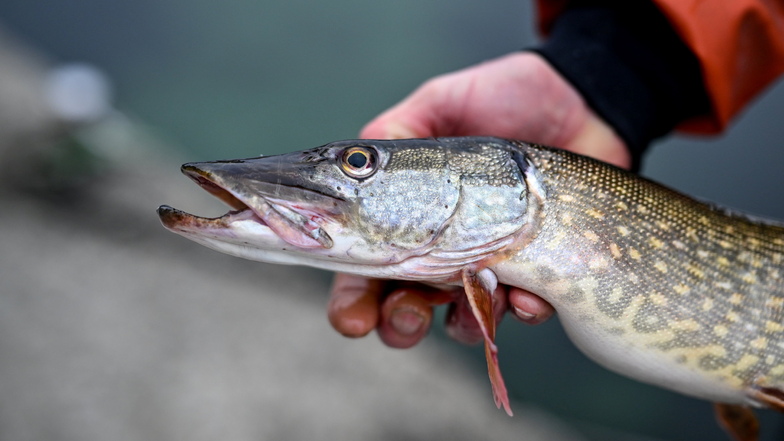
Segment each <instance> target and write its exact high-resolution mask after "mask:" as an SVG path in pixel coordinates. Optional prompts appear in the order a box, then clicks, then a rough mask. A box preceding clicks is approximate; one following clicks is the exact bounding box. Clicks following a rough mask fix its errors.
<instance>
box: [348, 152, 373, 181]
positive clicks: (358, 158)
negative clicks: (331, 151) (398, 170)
mask: <svg viewBox="0 0 784 441" xmlns="http://www.w3.org/2000/svg"><path fill="white" fill-rule="evenodd" d="M377 165H378V161H377V155H376V151H375V150H374V149H372V148H370V147H359V146H357V147H351V148H348V149H346V150H345V151H344V152H343V155H342V156H341V158H340V168H341V169H342V170H343V172H344V173H345V174H347V175H349V176H351V177H352V178H366V177H368V176H370V175H372V174H373V173H374V172H375V171H376V167H377Z"/></svg>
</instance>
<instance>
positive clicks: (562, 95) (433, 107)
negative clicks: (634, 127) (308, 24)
mask: <svg viewBox="0 0 784 441" xmlns="http://www.w3.org/2000/svg"><path fill="white" fill-rule="evenodd" d="M477 135H486V136H497V137H501V138H511V139H520V140H524V141H528V142H535V143H539V144H545V145H551V146H556V147H560V148H564V149H566V150H570V151H573V152H576V153H580V154H583V155H588V156H592V157H594V158H596V159H600V160H602V161H605V162H609V163H611V164H614V165H617V166H620V167H624V168H629V167H630V165H631V156H630V155H629V152H628V150H627V149H626V146H625V144H624V143H623V141H622V140H621V139H620V137H618V135H617V134H616V133H615V132H614V131H613V130H612V128H610V126H609V125H607V124H606V123H605V122H604V121H602V120H601V119H600V118H599V117H598V116H597V115H596V114H595V113H594V112H593V111H592V110H591V109H590V108H589V107H588V106H587V105H586V104H585V102H584V101H583V99H582V97H581V96H580V95H579V93H578V92H577V91H576V90H575V89H574V88H573V87H572V86H571V85H570V84H569V83H568V82H567V81H566V80H565V79H563V78H562V77H561V76H560V74H558V72H557V71H556V70H555V69H553V68H552V67H551V66H550V65H549V64H548V63H547V62H546V61H545V60H544V59H542V58H541V57H540V56H539V55H537V54H534V53H525V52H521V53H514V54H510V55H506V56H504V57H501V58H497V59H494V60H491V61H488V62H485V63H482V64H478V65H476V66H472V67H469V68H467V69H463V70H460V71H457V72H453V73H450V74H446V75H442V76H438V77H435V78H433V79H431V80H429V81H427V82H425V83H424V84H423V85H422V86H420V87H419V88H418V89H417V90H415V91H414V92H413V93H412V94H411V95H409V96H408V97H407V98H405V99H404V100H403V101H401V102H400V103H398V104H397V105H395V106H394V107H392V108H390V109H389V110H387V111H385V112H384V113H382V114H381V115H379V116H378V117H376V118H375V119H374V120H372V121H371V122H370V123H368V125H366V126H365V127H364V128H363V129H362V131H361V133H360V137H362V138H369V139H391V138H427V137H435V136H477ZM330 296H331V297H330V301H329V305H328V316H329V320H330V323H331V324H332V326H333V327H334V328H335V329H336V330H337V331H338V332H340V333H341V334H343V335H345V336H348V337H361V336H364V335H366V334H368V333H369V332H370V331H371V330H373V329H377V330H378V334H379V336H380V337H381V340H382V341H383V342H384V343H386V344H387V345H389V346H392V347H398V348H407V347H410V346H413V345H414V344H416V343H417V342H419V341H420V340H421V339H422V338H424V336H425V335H426V334H427V331H428V329H429V327H430V323H431V321H432V316H433V305H436V304H442V303H450V302H451V303H452V304H451V306H450V311H449V313H448V316H447V324H446V329H447V332H448V333H449V335H450V336H452V337H453V338H455V339H456V340H459V341H461V342H464V343H469V344H470V343H476V342H479V341H481V340H482V333H481V330H480V328H479V325H478V323H477V322H476V320H475V318H474V316H473V314H472V312H471V310H470V307H469V306H468V304H467V301H466V300H465V299H466V296H465V295H464V294H463V292H462V288H459V287H458V288H456V289H455V290H451V291H442V290H437V289H434V288H430V287H426V286H424V285H419V284H414V283H408V282H405V283H403V282H396V281H382V280H373V279H367V278H364V277H359V276H353V275H348V274H337V275H336V277H335V281H334V282H333V286H332V290H331V294H330ZM494 296H495V298H496V301H495V302H494V305H495V313H496V314H495V315H496V320H499V321H500V319H501V318H502V317H503V314H504V313H505V311H506V310H507V308H508V309H510V310H511V311H512V313H513V315H514V316H515V317H516V318H518V319H520V320H521V321H523V322H525V323H529V324H538V323H541V322H544V321H545V320H547V319H548V318H550V316H552V314H553V312H554V310H553V308H552V306H550V305H549V304H548V303H547V302H546V301H544V300H543V299H541V298H540V297H538V296H536V295H534V294H532V293H529V292H527V291H524V290H522V289H519V288H516V287H508V286H499V288H498V289H496V292H495V293H494Z"/></svg>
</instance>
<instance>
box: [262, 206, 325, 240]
mask: <svg viewBox="0 0 784 441" xmlns="http://www.w3.org/2000/svg"><path fill="white" fill-rule="evenodd" d="M249 205H250V204H249ZM250 206H252V207H253V211H254V212H255V213H256V215H257V216H259V217H260V218H261V219H262V220H263V221H264V223H265V224H267V226H268V227H270V228H271V229H272V231H274V232H275V234H277V235H278V237H280V238H281V239H283V240H284V241H286V242H287V243H290V244H291V245H294V246H296V247H299V248H322V247H324V245H323V244H322V243H321V242H320V241H319V240H318V239H317V238H314V237H312V236H310V235H308V234H306V233H304V232H303V231H302V229H300V228H297V227H296V225H295V223H296V222H295V221H294V220H293V219H292V217H293V216H299V215H297V214H296V213H293V212H292V213H289V216H284V215H283V214H281V213H280V212H279V211H278V210H276V209H275V207H273V206H272V204H270V203H269V202H267V201H266V200H265V199H264V198H260V197H258V198H255V200H254V201H253V202H252V205H250Z"/></svg>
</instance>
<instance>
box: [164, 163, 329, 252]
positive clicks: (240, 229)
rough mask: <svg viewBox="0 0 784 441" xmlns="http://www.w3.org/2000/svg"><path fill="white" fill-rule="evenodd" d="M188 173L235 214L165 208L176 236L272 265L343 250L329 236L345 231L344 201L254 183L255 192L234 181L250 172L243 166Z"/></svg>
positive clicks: (211, 166)
mask: <svg viewBox="0 0 784 441" xmlns="http://www.w3.org/2000/svg"><path fill="white" fill-rule="evenodd" d="M182 172H183V173H184V174H185V175H186V176H188V177H189V178H191V179H192V180H193V181H194V182H196V183H197V184H198V185H199V186H200V187H201V188H203V189H204V190H206V191H207V192H208V193H210V194H212V195H213V196H215V197H217V198H218V199H220V200H222V201H223V202H224V203H226V204H227V205H228V206H229V207H231V208H233V210H231V211H229V212H228V213H226V214H225V215H223V216H220V217H215V218H207V217H200V216H196V215H193V214H190V213H186V212H184V211H181V210H178V209H175V208H172V207H170V206H168V205H162V206H161V207H159V208H158V216H159V217H160V219H161V222H162V224H163V226H164V227H165V228H167V229H168V230H170V231H172V232H174V233H177V234H179V235H182V236H184V237H186V238H188V239H190V240H193V241H195V242H197V243H200V244H202V245H205V246H207V247H209V248H212V249H215V250H217V251H221V252H224V253H227V254H231V255H235V256H238V257H243V258H247V259H252V260H261V261H267V262H271V263H283V264H292V263H301V260H302V258H301V256H297V255H296V254H295V255H291V253H292V251H294V252H295V253H296V252H297V251H301V252H302V253H306V254H307V255H309V256H317V255H319V254H320V253H322V252H330V251H332V250H334V249H335V248H340V247H335V242H334V241H333V239H332V237H331V235H330V234H329V233H327V232H326V229H327V228H330V229H331V230H333V231H335V232H338V233H340V232H342V231H343V229H342V228H341V226H340V223H339V216H338V215H337V211H336V209H338V208H339V206H340V202H341V201H340V200H338V199H335V198H333V197H330V196H328V195H322V194H317V193H315V192H313V191H310V190H307V189H302V188H297V187H289V186H286V185H285V184H283V183H277V182H274V181H273V182H272V183H267V182H263V181H258V182H254V185H255V188H253V189H250V188H247V187H246V186H243V185H238V184H236V182H245V181H244V180H237V179H232V178H233V177H236V175H237V174H242V173H246V172H247V167H245V164H244V163H243V162H241V161H223V162H220V161H215V162H205V163H189V164H185V165H183V166H182ZM259 190H260V191H259ZM276 192H277V194H276Z"/></svg>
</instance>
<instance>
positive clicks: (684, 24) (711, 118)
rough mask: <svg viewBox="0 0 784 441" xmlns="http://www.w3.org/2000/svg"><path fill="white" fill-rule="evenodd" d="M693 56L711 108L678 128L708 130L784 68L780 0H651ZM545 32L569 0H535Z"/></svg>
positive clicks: (731, 114)
mask: <svg viewBox="0 0 784 441" xmlns="http://www.w3.org/2000/svg"><path fill="white" fill-rule="evenodd" d="M652 1H653V3H654V4H656V5H657V6H658V7H659V9H660V10H661V11H662V12H663V13H664V15H665V16H666V17H667V19H668V20H669V21H670V23H671V24H672V27H673V28H674V29H675V32H677V33H678V35H679V36H680V37H681V38H682V39H683V41H684V42H685V43H686V45H687V46H688V47H689V48H690V49H691V50H692V51H693V52H694V54H695V55H696V56H697V58H698V60H699V62H700V65H701V67H702V77H703V82H704V84H705V89H706V91H707V93H708V96H709V97H710V100H711V104H712V112H711V114H710V115H705V116H702V117H699V118H694V119H691V120H689V121H686V122H684V123H683V124H681V125H680V126H679V129H682V130H685V131H691V132H702V133H712V132H718V131H720V130H722V129H724V128H725V127H726V126H727V124H728V123H729V121H730V119H731V118H732V117H734V116H735V115H736V114H737V113H738V112H740V111H741V110H742V109H743V107H744V106H745V105H746V104H748V102H749V101H751V99H752V98H754V97H755V96H756V95H757V94H759V93H760V92H761V91H762V90H763V89H764V88H765V87H766V86H768V85H770V84H771V83H772V82H773V81H774V80H775V79H776V78H777V77H778V76H779V75H780V74H782V73H783V72H784V2H782V1H781V0H652ZM537 3H538V7H539V24H540V28H541V30H542V31H543V32H544V33H545V34H546V33H547V32H548V30H549V29H550V27H551V25H552V23H553V21H554V20H555V18H556V17H557V16H558V14H559V13H560V12H561V11H562V10H563V9H564V8H566V7H567V6H568V4H569V0H537Z"/></svg>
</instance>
